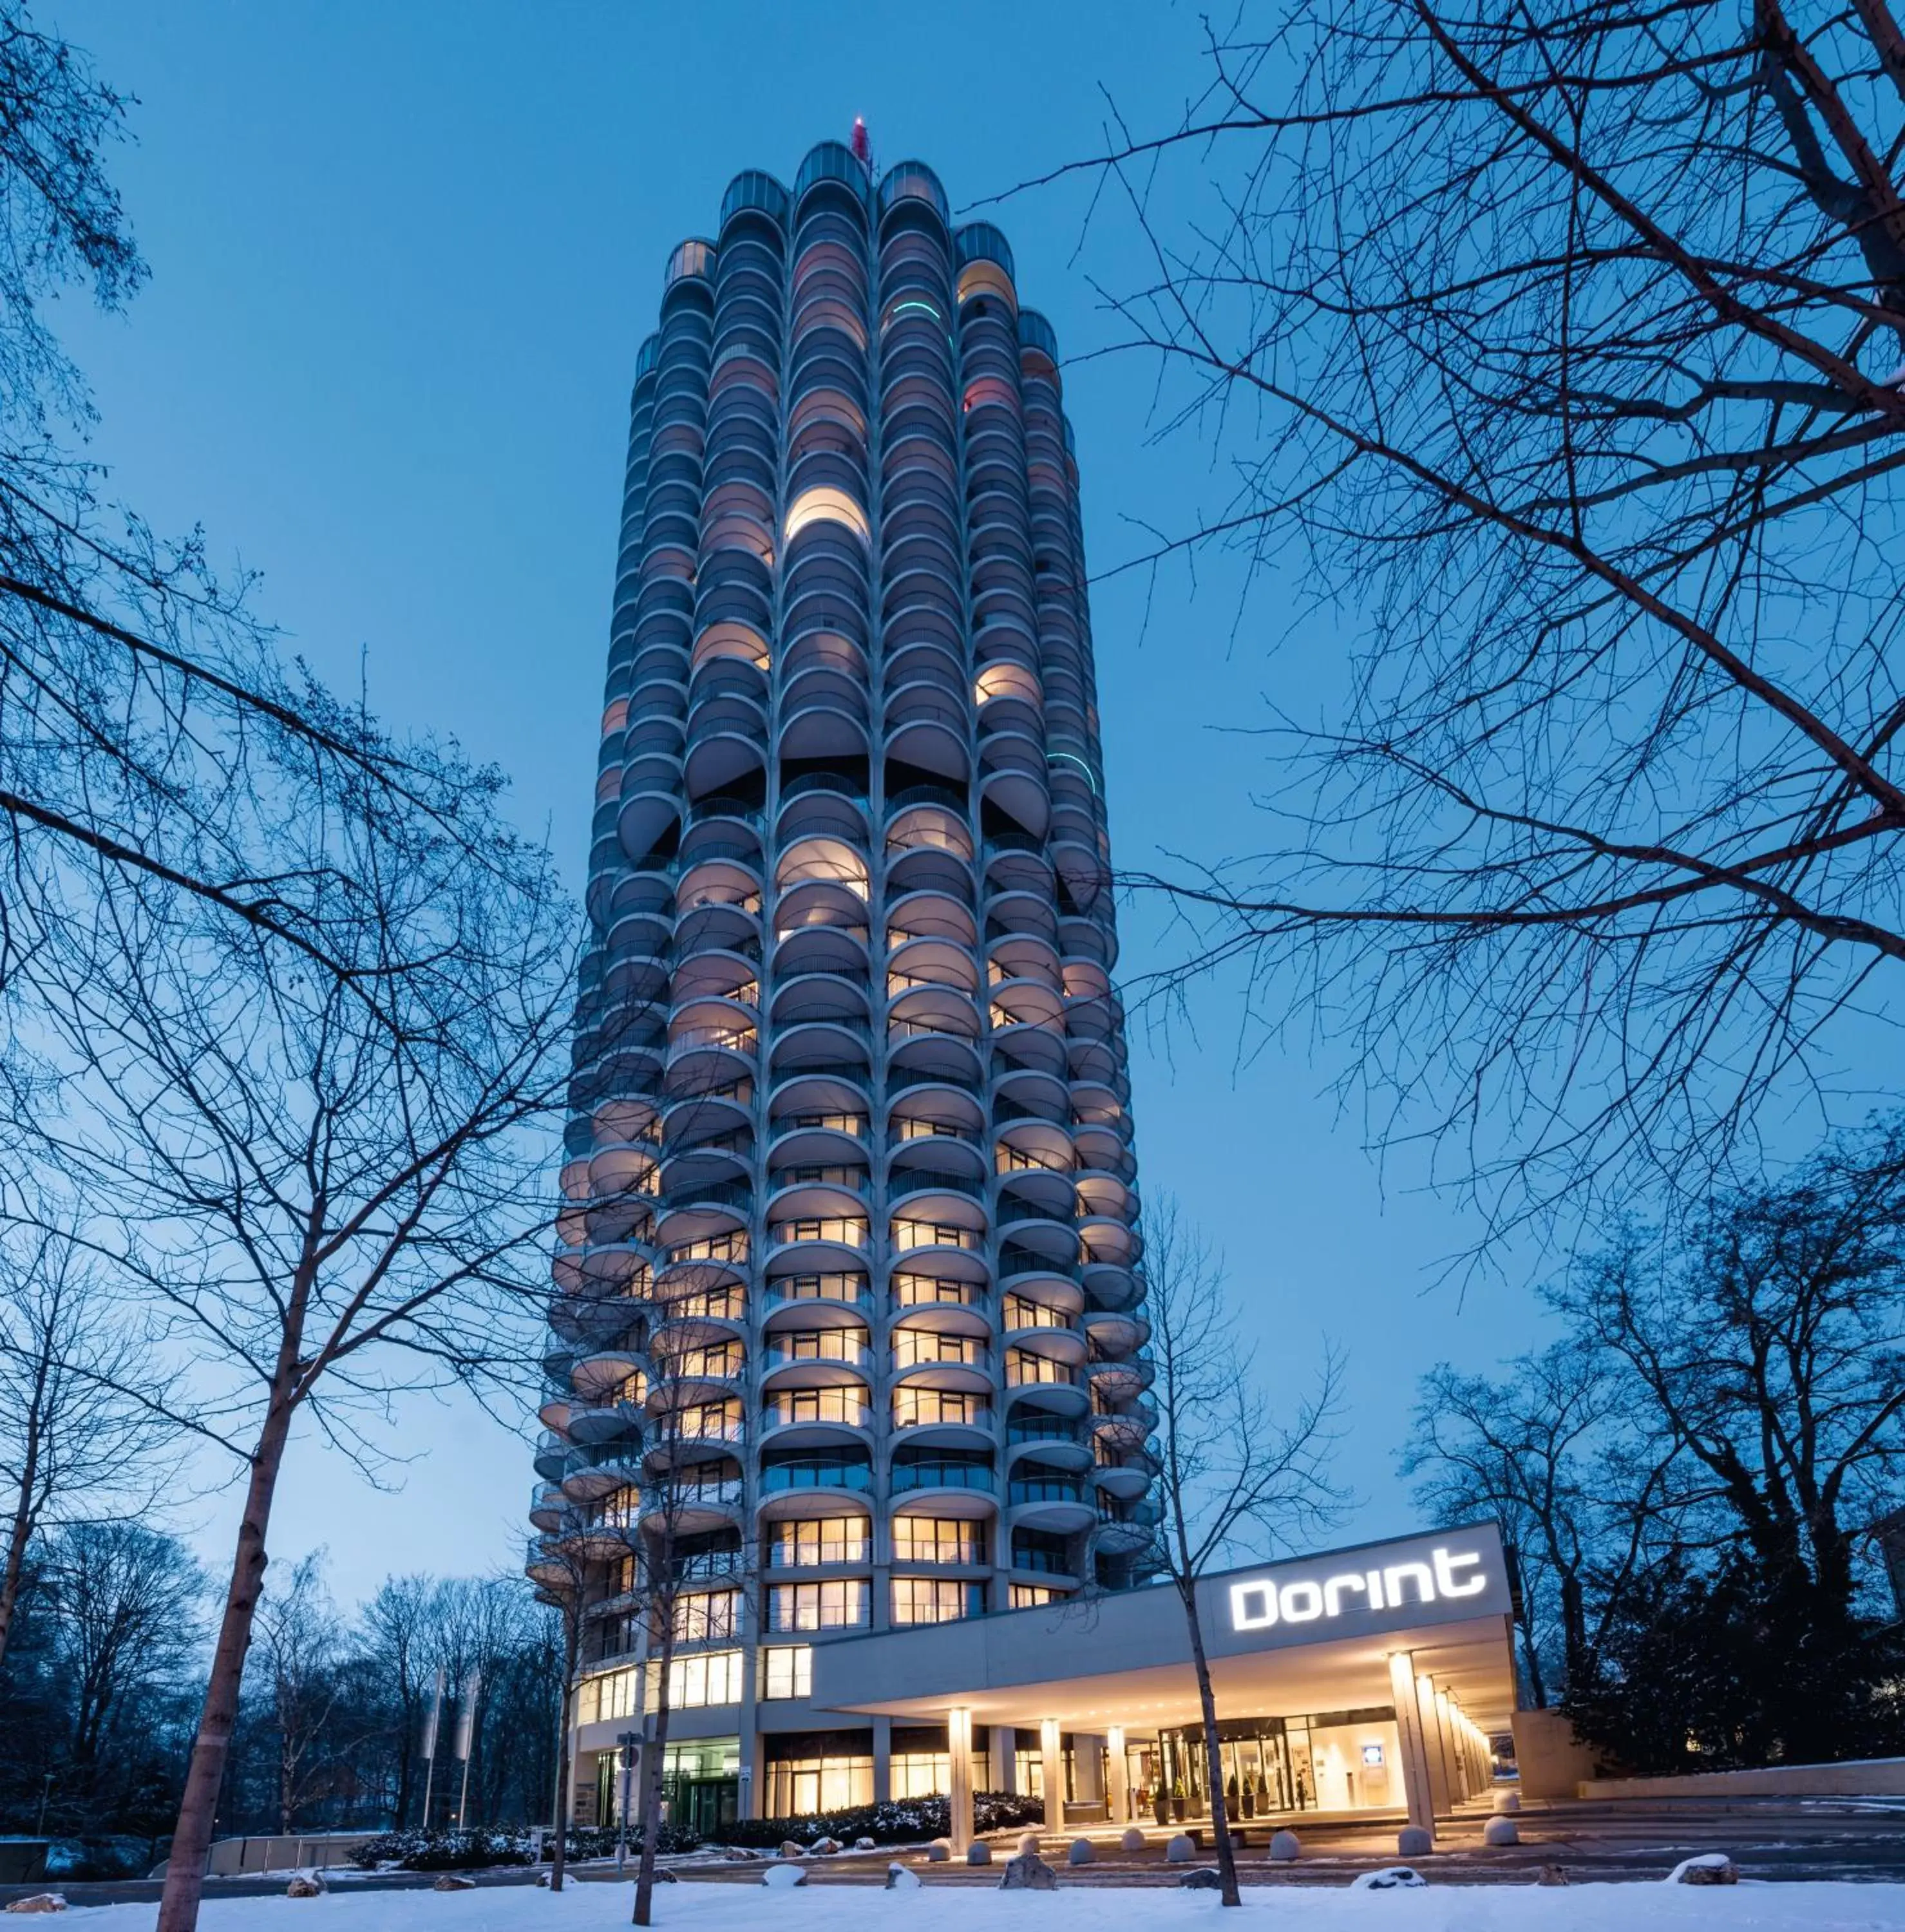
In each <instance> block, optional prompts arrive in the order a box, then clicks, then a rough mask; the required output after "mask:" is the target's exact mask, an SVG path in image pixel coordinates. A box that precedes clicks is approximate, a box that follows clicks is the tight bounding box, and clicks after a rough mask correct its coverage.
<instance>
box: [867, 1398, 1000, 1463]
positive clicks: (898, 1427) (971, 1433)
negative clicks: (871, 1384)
mask: <svg viewBox="0 0 1905 1932" xmlns="http://www.w3.org/2000/svg"><path fill="white" fill-rule="evenodd" d="M886 1439H887V1442H889V1445H891V1446H892V1450H893V1452H894V1453H895V1454H898V1453H899V1452H900V1451H902V1450H905V1451H910V1452H913V1453H916V1454H920V1455H925V1454H927V1453H928V1452H929V1451H947V1452H949V1453H951V1452H956V1451H960V1450H969V1449H970V1450H981V1451H987V1452H990V1451H991V1449H992V1442H993V1436H992V1411H991V1409H978V1410H977V1411H975V1412H974V1415H973V1417H972V1419H971V1421H959V1420H953V1421H947V1420H943V1419H942V1420H922V1421H917V1422H902V1421H900V1420H899V1419H898V1416H897V1415H895V1416H894V1417H893V1418H892V1419H891V1420H890V1421H889V1424H888V1425H887V1436H886Z"/></svg>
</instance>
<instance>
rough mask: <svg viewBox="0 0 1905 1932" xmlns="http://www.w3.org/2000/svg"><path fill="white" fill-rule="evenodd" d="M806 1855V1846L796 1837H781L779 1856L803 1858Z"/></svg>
mask: <svg viewBox="0 0 1905 1932" xmlns="http://www.w3.org/2000/svg"><path fill="white" fill-rule="evenodd" d="M806 1855H807V1847H806V1846H805V1845H803V1844H802V1843H801V1842H800V1841H799V1839H798V1838H783V1839H782V1840H781V1857H782V1858H805V1856H806Z"/></svg>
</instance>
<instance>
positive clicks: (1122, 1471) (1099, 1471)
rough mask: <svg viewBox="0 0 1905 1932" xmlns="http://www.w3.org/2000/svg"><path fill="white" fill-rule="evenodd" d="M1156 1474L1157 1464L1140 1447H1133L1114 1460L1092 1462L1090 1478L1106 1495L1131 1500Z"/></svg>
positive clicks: (1136, 1496) (1139, 1494)
mask: <svg viewBox="0 0 1905 1932" xmlns="http://www.w3.org/2000/svg"><path fill="white" fill-rule="evenodd" d="M1156 1475H1157V1463H1155V1462H1154V1460H1152V1458H1151V1457H1149V1456H1148V1455H1147V1454H1145V1452H1144V1451H1142V1449H1134V1450H1131V1451H1128V1452H1127V1453H1126V1454H1124V1455H1121V1457H1119V1458H1118V1460H1116V1461H1115V1462H1109V1463H1106V1462H1100V1463H1094V1464H1093V1466H1092V1471H1091V1480H1092V1481H1093V1482H1094V1483H1095V1484H1097V1486H1098V1487H1099V1488H1100V1490H1103V1492H1104V1493H1105V1494H1106V1496H1116V1497H1118V1498H1119V1499H1121V1500H1122V1501H1124V1502H1132V1501H1135V1500H1136V1499H1137V1498H1138V1497H1139V1496H1142V1495H1143V1494H1144V1493H1145V1491H1146V1490H1148V1489H1149V1488H1150V1487H1151V1483H1152V1481H1153V1479H1154V1478H1155V1477H1156Z"/></svg>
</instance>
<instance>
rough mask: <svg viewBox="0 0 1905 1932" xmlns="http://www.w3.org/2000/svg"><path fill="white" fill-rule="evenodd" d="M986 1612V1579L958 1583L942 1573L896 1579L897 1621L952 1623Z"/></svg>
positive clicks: (897, 1622) (895, 1613) (895, 1620)
mask: <svg viewBox="0 0 1905 1932" xmlns="http://www.w3.org/2000/svg"><path fill="white" fill-rule="evenodd" d="M985 1614H986V1586H985V1585H984V1584H983V1583H953V1582H950V1581H949V1580H947V1579H945V1578H944V1577H895V1578H894V1579H893V1622H895V1623H896V1624H950V1623H956V1622H958V1621H959V1619H960V1618H962V1617H978V1616H984V1615H985Z"/></svg>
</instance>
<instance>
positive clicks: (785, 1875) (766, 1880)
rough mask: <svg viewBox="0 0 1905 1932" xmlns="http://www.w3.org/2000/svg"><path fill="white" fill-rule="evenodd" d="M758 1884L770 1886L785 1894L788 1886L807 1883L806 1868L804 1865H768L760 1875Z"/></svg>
mask: <svg viewBox="0 0 1905 1932" xmlns="http://www.w3.org/2000/svg"><path fill="white" fill-rule="evenodd" d="M760 1882H761V1883H762V1884H763V1885H772V1886H773V1887H774V1888H775V1889H776V1890H777V1891H786V1890H787V1888H788V1887H789V1886H790V1885H805V1883H806V1882H807V1867H805V1865H769V1867H767V1869H766V1870H765V1871H764V1872H763V1873H761V1874H760Z"/></svg>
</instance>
